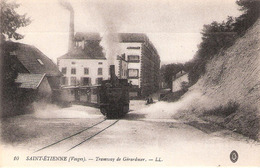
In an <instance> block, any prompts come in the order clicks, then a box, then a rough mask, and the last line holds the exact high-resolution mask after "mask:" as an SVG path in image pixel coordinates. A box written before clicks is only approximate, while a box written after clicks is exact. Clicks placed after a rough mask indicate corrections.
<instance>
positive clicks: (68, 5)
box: [60, 0, 74, 51]
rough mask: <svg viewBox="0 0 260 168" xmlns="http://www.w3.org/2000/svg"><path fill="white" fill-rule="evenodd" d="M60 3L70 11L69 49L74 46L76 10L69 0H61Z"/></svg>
mask: <svg viewBox="0 0 260 168" xmlns="http://www.w3.org/2000/svg"><path fill="white" fill-rule="evenodd" d="M60 5H61V6H62V7H64V8H65V9H67V10H68V11H69V12H70V27H69V47H68V51H71V50H73V48H74V10H73V7H72V5H71V4H70V3H69V2H68V1H63V0H60Z"/></svg>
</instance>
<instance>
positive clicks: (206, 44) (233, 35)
mask: <svg viewBox="0 0 260 168" xmlns="http://www.w3.org/2000/svg"><path fill="white" fill-rule="evenodd" d="M236 3H237V4H238V5H239V6H240V10H241V11H243V14H242V15H240V16H239V17H237V18H233V17H230V16H229V17H228V18H227V20H226V21H223V22H221V23H218V22H216V21H214V22H212V23H211V24H208V25H204V26H203V29H202V32H201V34H202V42H201V43H200V45H199V49H198V51H197V53H196V54H195V56H194V58H193V60H192V61H190V62H189V66H190V65H191V66H192V67H190V68H189V70H190V71H189V80H190V82H191V84H194V83H196V82H197V81H198V79H199V78H200V77H201V76H202V75H203V74H204V73H205V71H206V64H207V62H208V60H210V59H212V58H213V57H214V56H215V55H217V54H218V53H220V52H221V51H225V50H226V49H227V48H228V47H230V46H231V45H233V44H234V42H235V40H236V39H237V37H239V36H242V35H243V34H244V33H245V32H246V30H247V29H248V28H250V27H251V26H252V25H253V24H254V23H255V22H256V20H257V19H258V18H259V16H260V0H237V1H236Z"/></svg>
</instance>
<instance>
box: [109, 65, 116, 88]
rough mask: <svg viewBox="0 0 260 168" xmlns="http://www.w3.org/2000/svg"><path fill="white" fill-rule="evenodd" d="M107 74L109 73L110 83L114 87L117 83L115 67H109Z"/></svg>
mask: <svg viewBox="0 0 260 168" xmlns="http://www.w3.org/2000/svg"><path fill="white" fill-rule="evenodd" d="M109 72H110V80H111V83H112V85H113V86H114V85H115V84H116V83H117V82H118V78H117V76H116V73H115V65H110V67H109Z"/></svg>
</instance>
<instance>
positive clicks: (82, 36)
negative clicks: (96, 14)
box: [74, 32, 101, 41]
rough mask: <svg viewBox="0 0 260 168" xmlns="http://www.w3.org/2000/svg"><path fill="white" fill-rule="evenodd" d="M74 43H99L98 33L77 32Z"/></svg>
mask: <svg viewBox="0 0 260 168" xmlns="http://www.w3.org/2000/svg"><path fill="white" fill-rule="evenodd" d="M74 40H75V41H82V40H87V41H101V37H100V34H99V33H84V32H77V33H76V34H75V36H74Z"/></svg>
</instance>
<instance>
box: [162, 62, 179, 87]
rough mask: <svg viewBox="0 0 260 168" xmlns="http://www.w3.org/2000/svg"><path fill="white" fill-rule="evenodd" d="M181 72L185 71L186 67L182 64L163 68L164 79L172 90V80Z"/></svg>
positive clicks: (168, 65)
mask: <svg viewBox="0 0 260 168" xmlns="http://www.w3.org/2000/svg"><path fill="white" fill-rule="evenodd" d="M181 70H184V65H183V64H181V63H178V64H167V65H163V66H162V67H161V74H162V75H163V79H164V81H165V82H166V84H167V85H168V87H170V88H171V86H172V78H173V77H174V76H175V75H176V74H177V73H178V72H180V71H181Z"/></svg>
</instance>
